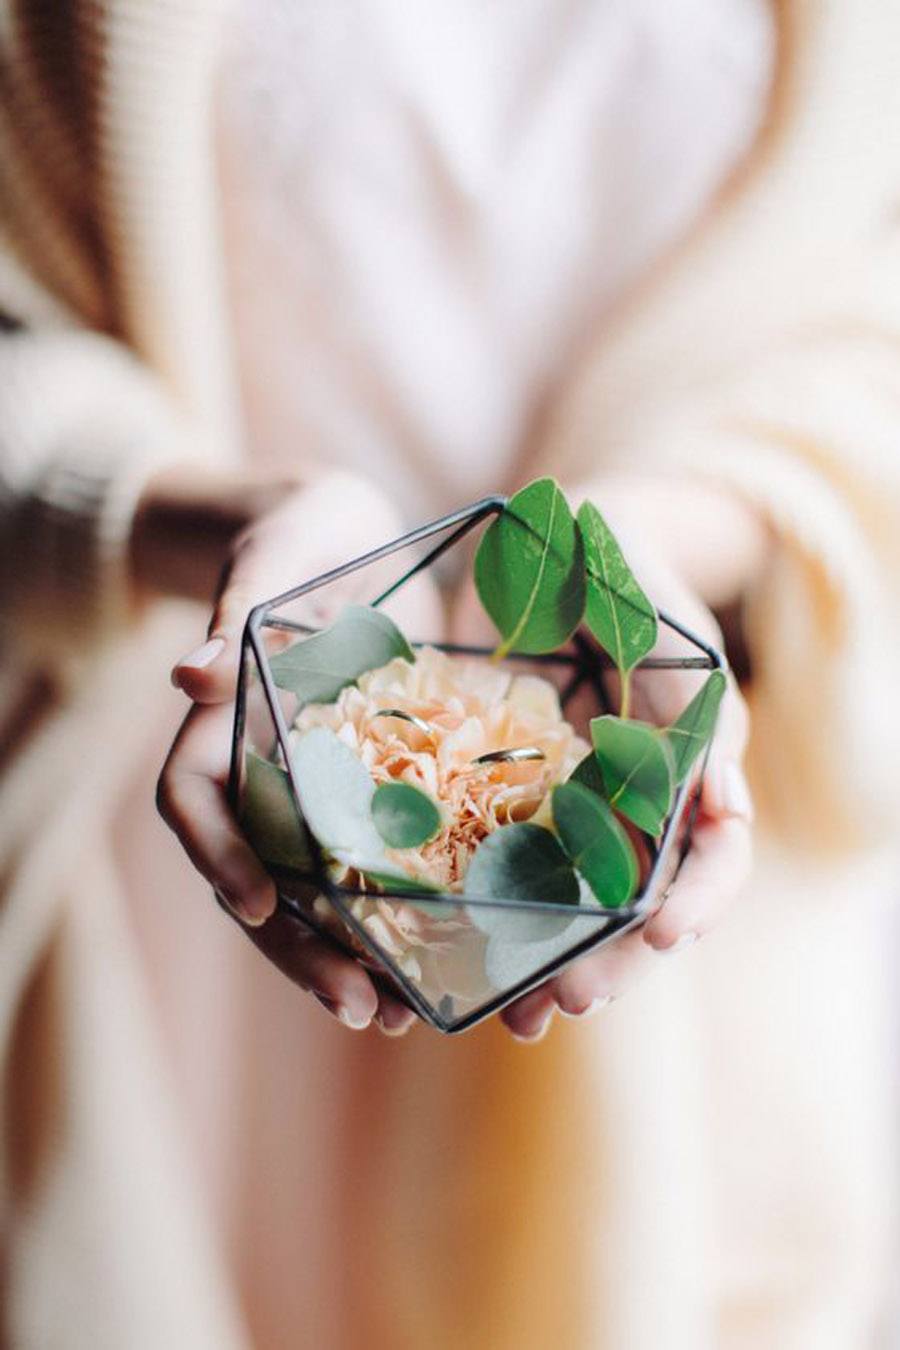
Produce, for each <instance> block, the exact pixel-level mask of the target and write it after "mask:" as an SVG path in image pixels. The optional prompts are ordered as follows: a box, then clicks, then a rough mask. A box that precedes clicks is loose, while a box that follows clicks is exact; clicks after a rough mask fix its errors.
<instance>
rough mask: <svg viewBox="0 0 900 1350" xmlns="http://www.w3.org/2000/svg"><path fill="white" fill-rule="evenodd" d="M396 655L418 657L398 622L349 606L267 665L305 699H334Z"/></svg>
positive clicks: (281, 684)
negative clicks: (328, 623) (327, 623)
mask: <svg viewBox="0 0 900 1350" xmlns="http://www.w3.org/2000/svg"><path fill="white" fill-rule="evenodd" d="M396 656H402V657H405V658H406V660H407V661H414V660H415V659H416V658H415V653H414V652H413V650H412V648H411V647H410V645H409V643H408V642H407V640H406V638H405V637H404V636H403V634H402V633H401V632H400V629H399V628H398V627H397V625H396V624H395V623H393V622H392V620H391V619H389V618H388V616H387V615H386V614H382V613H381V611H380V610H377V609H370V608H369V607H368V606H366V605H348V606H347V607H346V609H344V610H343V611H342V613H341V614H340V616H339V617H338V618H337V619H336V620H335V622H334V623H333V624H332V625H331V627H330V628H324V629H323V630H322V631H321V632H320V633H313V634H312V636H311V637H308V638H304V639H303V640H302V641H300V642H295V643H294V645H293V646H292V647H287V648H286V649H285V650H284V651H283V652H277V653H276V654H275V655H274V656H273V657H271V658H270V660H269V665H270V667H271V670H272V678H273V679H274V681H275V683H276V684H277V685H278V687H279V688H280V689H290V690H291V691H292V692H293V693H295V694H296V695H297V696H298V698H299V699H300V701H301V702H302V703H331V702H332V701H333V700H334V699H336V698H337V696H338V694H339V693H340V692H341V690H342V689H343V688H344V686H345V685H348V684H352V683H353V681H354V680H357V679H359V677H360V675H364V674H365V672H366V671H367V670H377V669H378V668H379V667H380V666H385V665H387V663H388V661H392V660H393V659H394V657H396Z"/></svg>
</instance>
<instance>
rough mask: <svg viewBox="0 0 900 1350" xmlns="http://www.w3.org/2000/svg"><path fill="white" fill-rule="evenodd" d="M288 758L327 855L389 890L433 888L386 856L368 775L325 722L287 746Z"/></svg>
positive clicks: (304, 806) (302, 802)
mask: <svg viewBox="0 0 900 1350" xmlns="http://www.w3.org/2000/svg"><path fill="white" fill-rule="evenodd" d="M291 762H292V764H293V766H294V772H295V774H296V777H297V789H298V792H299V795H300V806H301V808H302V811H303V818H304V820H305V821H306V824H307V826H308V828H309V829H310V831H311V832H312V834H313V835H314V836H315V838H316V839H317V840H318V842H319V844H320V845H321V846H322V848H323V849H324V851H325V852H326V853H327V854H328V855H329V856H330V857H332V858H334V859H335V860H336V861H337V862H339V863H341V864H343V865H344V866H345V867H354V868H356V870H357V871H358V872H362V873H363V874H364V875H365V876H367V877H369V878H370V879H371V880H373V881H376V882H378V883H379V884H380V885H383V886H385V887H388V888H390V889H393V890H397V891H401V890H403V891H409V890H417V891H427V890H432V889H433V887H432V886H430V885H428V884H427V883H424V882H420V881H416V880H414V879H413V878H411V877H410V875H409V873H408V872H404V871H403V870H402V869H400V868H398V867H395V866H394V864H393V863H392V862H391V861H390V859H389V858H388V857H387V856H386V854H385V851H384V843H383V841H382V838H381V835H380V834H379V833H378V831H377V829H376V828H375V823H374V821H373V820H372V798H373V797H374V795H375V784H374V782H373V781H372V777H371V775H370V774H369V771H368V769H366V767H365V765H364V764H363V763H362V761H361V760H360V759H358V758H357V756H356V755H355V754H354V753H353V751H352V750H351V749H350V747H349V746H348V745H345V744H344V742H343V741H342V740H341V739H340V738H339V737H338V736H336V735H335V733H334V732H333V731H332V730H331V729H330V728H329V727H313V728H312V730H311V731H307V732H305V733H304V734H303V735H302V736H301V737H300V739H299V740H298V741H297V742H296V744H295V745H294V747H293V748H292V750H291Z"/></svg>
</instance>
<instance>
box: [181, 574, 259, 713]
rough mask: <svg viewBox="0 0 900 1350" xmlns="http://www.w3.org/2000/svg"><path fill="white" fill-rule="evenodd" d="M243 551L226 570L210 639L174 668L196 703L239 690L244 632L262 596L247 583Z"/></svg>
mask: <svg viewBox="0 0 900 1350" xmlns="http://www.w3.org/2000/svg"><path fill="white" fill-rule="evenodd" d="M243 561H244V560H243V559H242V556H241V554H240V553H238V554H237V555H236V556H235V559H234V560H233V561H232V563H231V564H230V565H229V567H228V568H226V570H225V572H224V573H223V578H222V584H221V587H220V590H219V597H218V600H217V601H216V604H215V607H214V609H213V612H212V618H211V619H210V622H209V628H208V630H207V637H206V641H205V642H203V643H201V645H200V646H199V647H197V648H195V649H194V650H193V651H191V652H188V653H187V655H186V656H183V657H182V658H181V660H180V661H178V662H177V663H176V665H175V666H174V668H173V670H172V677H171V678H172V683H173V685H174V686H175V688H176V689H181V690H183V691H184V693H185V694H187V696H188V698H190V699H192V700H193V701H194V702H195V703H226V702H228V700H229V699H233V698H234V696H235V691H236V689H237V677H238V667H239V664H240V655H241V634H242V633H243V629H244V624H245V622H246V620H247V615H248V614H249V613H250V610H251V609H252V608H253V606H254V604H255V603H256V601H257V599H258V597H257V596H256V595H255V594H254V593H253V591H252V589H251V587H249V586H248V585H247V584H246V579H245V578H246V572H247V568H246V566H245V565H242V563H243Z"/></svg>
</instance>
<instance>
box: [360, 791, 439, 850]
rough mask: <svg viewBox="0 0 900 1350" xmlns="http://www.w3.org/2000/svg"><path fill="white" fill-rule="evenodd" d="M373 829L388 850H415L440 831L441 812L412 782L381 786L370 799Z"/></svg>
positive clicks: (426, 794)
mask: <svg viewBox="0 0 900 1350" xmlns="http://www.w3.org/2000/svg"><path fill="white" fill-rule="evenodd" d="M372 819H373V820H374V822H375V828H376V829H377V831H378V833H379V834H380V835H381V837H382V839H383V840H384V842H385V843H386V844H387V845H388V846H389V847H390V848H418V846H419V845H420V844H425V843H427V842H428V840H429V839H433V838H434V836H435V835H436V834H437V832H438V830H439V829H440V828H441V813H440V811H439V810H438V808H437V806H436V805H435V803H434V802H433V801H432V800H431V798H430V797H429V796H428V793H427V792H422V791H421V789H419V788H417V787H415V786H414V784H412V783H382V784H381V786H380V787H377V788H376V789H375V795H374V796H373V797H372Z"/></svg>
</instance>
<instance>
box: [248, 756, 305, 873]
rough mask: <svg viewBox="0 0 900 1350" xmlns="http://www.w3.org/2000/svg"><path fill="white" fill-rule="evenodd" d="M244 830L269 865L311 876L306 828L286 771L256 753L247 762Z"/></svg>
mask: <svg viewBox="0 0 900 1350" xmlns="http://www.w3.org/2000/svg"><path fill="white" fill-rule="evenodd" d="M239 820H240V825H241V828H242V829H243V831H244V833H245V834H246V836H247V838H248V839H249V840H250V843H251V844H252V845H253V847H254V849H255V851H256V852H257V853H258V854H259V857H260V858H261V859H262V861H263V862H265V863H271V864H272V865H273V866H276V867H291V868H294V869H295V870H296V871H298V872H307V873H308V872H311V871H312V867H313V861H312V857H311V855H310V849H309V841H308V839H307V836H306V828H305V826H304V824H303V822H302V820H301V819H300V815H299V812H298V811H297V805H296V802H295V801H294V796H293V793H292V792H291V785H290V781H289V779H288V776H287V774H286V773H285V771H284V769H280V768H279V767H278V765H277V764H270V763H269V761H268V760H267V759H263V758H262V757H261V756H260V755H254V754H253V753H252V751H249V752H248V753H247V757H246V761H245V777H244V791H243V795H242V798H241V805H240V811H239Z"/></svg>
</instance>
